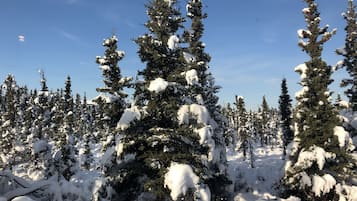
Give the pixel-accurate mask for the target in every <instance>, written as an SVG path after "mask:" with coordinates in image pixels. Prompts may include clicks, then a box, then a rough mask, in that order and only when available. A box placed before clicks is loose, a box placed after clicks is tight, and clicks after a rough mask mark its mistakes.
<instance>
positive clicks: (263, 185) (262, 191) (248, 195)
mask: <svg viewBox="0 0 357 201" xmlns="http://www.w3.org/2000/svg"><path fill="white" fill-rule="evenodd" d="M282 153H283V151H282V149H281V148H276V147H275V148H271V147H270V146H267V147H256V148H255V150H254V159H255V161H254V168H251V165H250V161H249V157H247V158H248V159H246V160H244V157H243V154H242V153H240V152H238V153H237V152H235V151H232V150H229V151H228V152H227V159H228V174H229V176H230V178H231V179H232V180H233V188H234V191H235V193H236V196H235V197H234V201H258V200H281V201H283V200H285V199H280V198H278V197H277V196H276V195H277V194H278V192H277V189H276V188H277V184H278V182H279V180H280V179H281V178H282V176H283V173H284V172H283V170H284V165H285V161H284V160H282ZM287 200H288V201H295V200H296V201H297V200H299V199H297V198H293V197H291V198H289V199H287Z"/></svg>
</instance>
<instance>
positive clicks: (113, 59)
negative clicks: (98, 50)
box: [96, 35, 131, 128]
mask: <svg viewBox="0 0 357 201" xmlns="http://www.w3.org/2000/svg"><path fill="white" fill-rule="evenodd" d="M117 42H118V38H117V37H116V36H115V35H113V36H112V37H110V38H108V39H105V40H104V42H103V46H104V47H105V48H106V50H105V53H104V56H103V57H100V56H97V58H96V62H97V63H98V64H99V65H100V68H101V70H102V74H103V78H104V80H103V82H104V85H105V86H104V87H102V88H97V91H98V92H101V93H104V96H106V99H105V102H102V104H103V108H104V117H105V118H106V119H108V124H109V127H110V128H114V127H115V126H116V125H117V123H118V121H119V119H120V117H121V115H122V114H123V111H124V109H125V108H126V103H125V98H126V97H127V94H125V93H124V92H123V89H124V87H128V86H129V85H130V83H129V82H130V81H131V79H130V78H123V77H122V76H121V73H120V68H119V66H118V62H119V61H121V60H122V59H123V57H124V52H123V51H118V50H117V48H118V47H117ZM108 99H109V100H108ZM98 104H99V103H98Z"/></svg>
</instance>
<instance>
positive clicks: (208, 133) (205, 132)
mask: <svg viewBox="0 0 357 201" xmlns="http://www.w3.org/2000/svg"><path fill="white" fill-rule="evenodd" d="M195 132H196V133H197V134H198V135H199V136H200V144H201V145H203V144H204V145H208V147H209V153H208V161H212V160H214V159H216V158H218V157H217V156H215V153H214V151H215V142H214V140H213V139H212V136H213V129H212V127H211V126H205V127H203V128H200V129H195Z"/></svg>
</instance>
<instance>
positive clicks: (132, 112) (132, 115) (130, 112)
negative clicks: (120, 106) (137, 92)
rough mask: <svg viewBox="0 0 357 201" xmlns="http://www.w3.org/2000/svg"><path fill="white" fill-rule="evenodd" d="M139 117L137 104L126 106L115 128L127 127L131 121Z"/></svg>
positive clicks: (123, 128) (122, 128)
mask: <svg viewBox="0 0 357 201" xmlns="http://www.w3.org/2000/svg"><path fill="white" fill-rule="evenodd" d="M140 118H141V112H140V110H139V108H138V107H137V106H132V107H130V108H127V109H125V110H124V113H123V115H122V116H121V118H120V120H119V122H118V124H117V129H121V130H125V129H127V128H128V127H129V125H130V123H131V122H132V121H134V120H138V119H140Z"/></svg>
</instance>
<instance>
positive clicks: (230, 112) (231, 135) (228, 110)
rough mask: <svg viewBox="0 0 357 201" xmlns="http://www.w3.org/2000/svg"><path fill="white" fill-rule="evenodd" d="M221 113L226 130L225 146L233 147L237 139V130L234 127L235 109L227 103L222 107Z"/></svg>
mask: <svg viewBox="0 0 357 201" xmlns="http://www.w3.org/2000/svg"><path fill="white" fill-rule="evenodd" d="M222 114H223V115H224V116H225V118H226V130H225V131H224V135H223V136H224V139H225V143H226V147H227V148H230V149H234V147H235V145H236V141H237V132H236V130H237V129H236V128H235V120H234V119H235V111H234V109H233V108H232V106H231V103H227V105H226V106H224V107H223V108H222Z"/></svg>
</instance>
